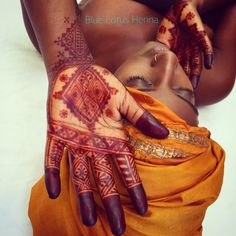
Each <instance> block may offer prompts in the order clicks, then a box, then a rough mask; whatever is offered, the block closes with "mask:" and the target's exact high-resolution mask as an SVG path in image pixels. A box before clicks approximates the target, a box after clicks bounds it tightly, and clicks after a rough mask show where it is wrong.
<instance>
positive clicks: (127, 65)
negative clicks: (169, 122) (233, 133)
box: [115, 42, 198, 126]
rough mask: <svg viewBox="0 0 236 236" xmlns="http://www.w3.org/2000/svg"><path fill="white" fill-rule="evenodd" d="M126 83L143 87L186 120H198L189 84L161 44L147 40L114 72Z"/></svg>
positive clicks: (193, 122)
mask: <svg viewBox="0 0 236 236" xmlns="http://www.w3.org/2000/svg"><path fill="white" fill-rule="evenodd" d="M115 76H116V77H117V78H118V79H119V80H121V81H122V82H123V83H124V84H125V85H126V86H129V87H133V88H136V89H139V90H143V91H147V92H148V93H149V94H151V95H152V96H154V97H156V98H157V99H158V100H160V101H161V102H162V103H164V104H165V105H167V106H168V107H169V108H170V109H171V110H172V111H174V112H175V113H176V114H177V115H178V116H180V117H181V118H182V119H184V120H186V121H187V123H188V124H190V125H193V126H196V125H197V124H198V120H197V116H198V112H197V109H196V108H195V97H194V92H193V87H192V84H191V82H190V81H189V78H188V77H187V76H186V74H185V73H184V71H183V69H182V67H181V66H180V65H179V63H178V59H177V57H176V56H175V54H174V53H172V52H171V51H169V50H168V49H167V48H166V47H165V46H164V45H163V44H160V43H157V42H149V43H147V44H146V45H145V46H144V47H143V48H142V49H141V50H139V51H138V52H137V53H136V54H135V55H132V56H131V57H130V58H128V59H127V60H126V61H125V62H124V63H123V64H122V65H121V66H120V67H119V68H118V69H117V70H116V72H115Z"/></svg>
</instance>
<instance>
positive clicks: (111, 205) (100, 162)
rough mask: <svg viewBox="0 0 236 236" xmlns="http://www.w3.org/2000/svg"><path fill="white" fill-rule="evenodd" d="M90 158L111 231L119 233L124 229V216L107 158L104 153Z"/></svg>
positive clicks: (95, 154)
mask: <svg viewBox="0 0 236 236" xmlns="http://www.w3.org/2000/svg"><path fill="white" fill-rule="evenodd" d="M90 160H91V164H92V166H93V172H94V177H95V181H96V183H97V186H98V189H99V192H100V195H101V198H102V201H103V204H104V207H105V210H106V213H107V218H108V221H109V224H110V227H111V231H112V232H113V234H115V235H121V234H122V233H123V232H124V231H125V217H124V211H123V208H122V206H121V203H120V197H119V195H118V193H117V189H116V185H115V181H114V178H113V175H112V167H111V164H110V162H109V159H108V157H107V156H106V155H104V154H99V153H94V154H93V157H92V158H91V159H90Z"/></svg>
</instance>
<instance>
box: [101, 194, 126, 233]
mask: <svg viewBox="0 0 236 236" xmlns="http://www.w3.org/2000/svg"><path fill="white" fill-rule="evenodd" d="M103 204H104V207H105V209H106V213H107V218H108V221H109V224H110V227H111V231H112V233H113V234H114V235H117V236H118V235H122V234H123V233H124V232H125V228H126V225H125V216H124V211H123V208H122V206H121V203H120V197H119V195H113V196H111V197H106V198H104V199H103Z"/></svg>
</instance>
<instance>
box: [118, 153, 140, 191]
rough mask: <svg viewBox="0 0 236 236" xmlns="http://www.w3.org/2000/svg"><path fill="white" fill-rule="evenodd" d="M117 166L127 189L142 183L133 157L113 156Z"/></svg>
mask: <svg viewBox="0 0 236 236" xmlns="http://www.w3.org/2000/svg"><path fill="white" fill-rule="evenodd" d="M113 157H114V161H115V162H116V166H117V168H118V170H119V172H120V174H121V176H122V178H123V180H124V183H125V185H126V187H127V188H132V187H134V186H136V185H139V184H140V183H141V180H140V178H139V175H138V172H137V169H136V166H135V162H134V156H133V155H121V154H118V155H113Z"/></svg>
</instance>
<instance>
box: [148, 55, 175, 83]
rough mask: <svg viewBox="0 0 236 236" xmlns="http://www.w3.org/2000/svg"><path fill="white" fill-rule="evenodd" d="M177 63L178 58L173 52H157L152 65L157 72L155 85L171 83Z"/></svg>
mask: <svg viewBox="0 0 236 236" xmlns="http://www.w3.org/2000/svg"><path fill="white" fill-rule="evenodd" d="M177 65H178V58H177V56H176V55H175V54H174V53H173V52H171V51H160V52H157V53H156V54H155V55H154V56H153V58H152V61H151V67H153V69H154V73H156V74H157V76H156V78H157V79H156V81H155V85H156V86H162V85H170V83H171V80H172V79H173V78H174V75H175V70H176V67H177Z"/></svg>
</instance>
